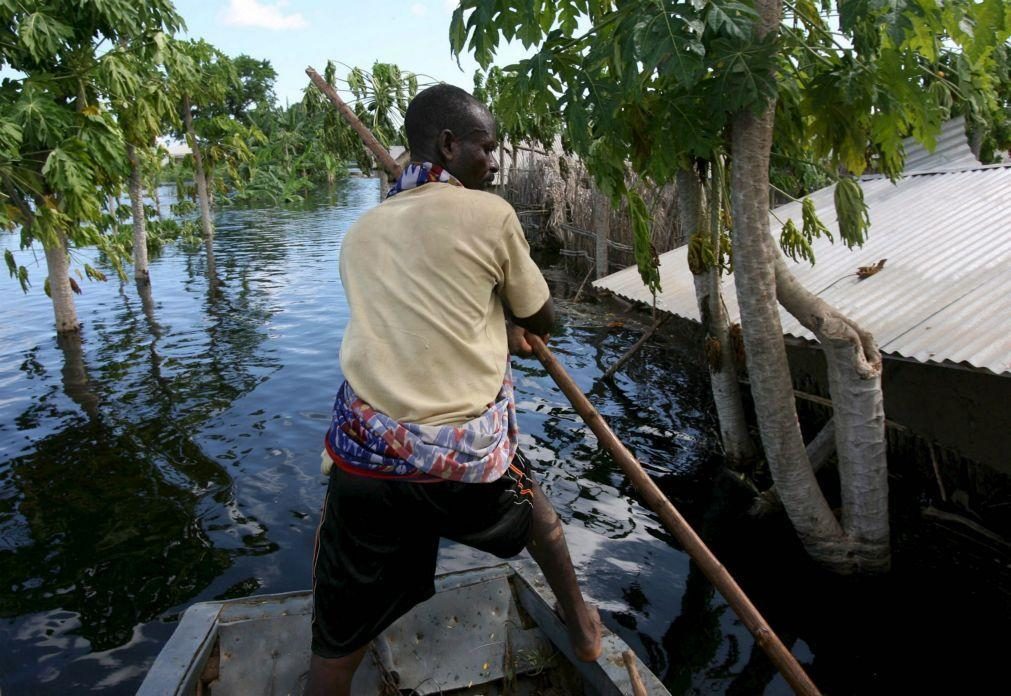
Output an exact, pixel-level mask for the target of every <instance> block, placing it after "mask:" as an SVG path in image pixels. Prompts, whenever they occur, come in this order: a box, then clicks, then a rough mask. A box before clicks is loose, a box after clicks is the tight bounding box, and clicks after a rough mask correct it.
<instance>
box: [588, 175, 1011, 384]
mask: <svg viewBox="0 0 1011 696" xmlns="http://www.w3.org/2000/svg"><path fill="white" fill-rule="evenodd" d="M860 185H861V187H862V188H863V190H864V197H865V200H866V202H867V205H868V207H869V209H870V216H871V229H870V234H869V238H868V240H867V242H866V243H865V244H864V246H863V247H862V248H857V249H853V250H849V249H847V248H846V246H845V245H844V244H842V243H840V242H839V241H838V240H839V236H838V225H837V222H836V216H835V208H834V205H833V199H832V197H833V191H834V187H829V188H826V189H822V190H820V191H817V192H815V193H813V194H812V195H811V198H812V199H813V201H814V203H815V206H816V207H817V209H818V215H819V216H820V217H821V219H822V221H823V222H824V223H825V225H826V226H827V227H828V228H829V230H831V231H832V233H833V235H834V236H835V238H836V243H835V244H832V243H830V242H829V241H828V240H826V239H818V240H815V242H814V244H813V245H812V246H813V248H814V252H815V257H816V259H817V263H816V264H815V265H814V266H811V265H810V264H808V263H807V262H802V263H795V262H793V261H790V260H789V259H788V260H787V263H788V264H789V265H790V268H791V270H792V271H793V273H794V274H795V275H796V277H797V279H798V280H799V281H800V282H801V283H802V284H803V285H804V286H805V287H806V288H808V289H809V290H811V291H812V292H814V293H817V294H818V295H819V296H820V297H821V298H823V299H824V300H825V301H827V302H828V303H830V304H832V305H833V306H835V307H837V308H839V309H840V310H841V311H843V312H844V313H845V314H846V315H847V316H849V317H851V318H852V319H854V320H855V321H857V322H859V323H860V324H861V325H862V326H863V327H864V328H866V329H867V330H869V331H871V333H873V334H874V337H875V338H876V339H877V341H878V345H879V346H880V347H881V350H882V351H884V352H885V353H890V354H894V355H898V356H903V357H906V358H912V359H915V360H919V361H922V362H937V363H940V362H945V361H948V362H953V363H963V364H967V365H970V366H973V367H977V368H983V369H986V370H990V371H991V372H994V373H997V374H1002V373H1011V165H997V166H989V167H984V166H981V165H976V167H975V168H971V169H964V170H959V171H949V172H942V173H936V172H935V173H930V174H910V175H908V176H906V177H904V178H902V179H900V180H899V181H898V182H897V183H896V184H892V183H891V182H890V181H888V180H887V179H869V180H865V181H861V182H860ZM791 217H792V218H793V219H794V221H795V222H797V223H798V224H799V223H800V219H801V206H800V203H790V204H788V205H784V206H781V207H779V208H777V209H775V210H774V211H772V229H773V232H774V233H775V234H776V235H777V237H778V233H779V230H780V229H781V228H782V223H784V222H785V221H786V220H787V218H791ZM686 257H687V249H686V248H685V247H681V248H679V249H675V250H673V251H669V252H667V253H665V254H662V255H661V256H660V278H661V283H662V286H663V292H662V293H661V294H660V295H659V296H658V298H657V306H658V308H659V309H662V310H665V311H668V312H672V313H674V314H678V315H680V316H684V317H688V318H690V319H694V320H696V321H698V319H699V314H698V308H697V306H696V301H695V291H694V287H693V283H692V276H691V272H690V271H689V270H688V263H687V258H686ZM880 259H887V262H886V264H885V267H884V269H883V270H882V271H881V272H879V273H877V274H876V275H873V276H871V277H869V278H867V279H865V280H859V279H858V278H857V277H856V276H855V275H854V273H855V272H856V270H857V268H858V267H859V266H869V265H871V264H874V263H876V262H877V261H878V260H880ZM594 285H595V286H596V287H600V288H606V289H608V290H610V291H612V292H614V293H615V294H617V295H620V296H622V297H625V298H628V299H632V300H638V301H642V302H646V303H649V302H650V301H651V300H650V295H649V293H648V291H647V290H646V288H645V287H644V286H643V284H642V281H641V280H640V279H639V274H638V271H637V270H636V269H635V268H634V267H632V268H626V269H624V270H622V271H619V272H618V273H614V274H612V275H610V276H607V277H606V278H602V279H600V280H598V281H597V282H595V283H594ZM723 289H724V299H725V301H726V304H727V309H728V311H729V312H730V315H731V316H732V317H733V318H734V320H735V321H736V320H737V318H738V317H739V312H738V308H737V297H736V291H735V289H734V280H733V276H730V277H728V278H724V280H723ZM780 319H781V321H782V323H783V331H784V332H785V333H786V334H788V335H791V336H797V337H801V338H806V339H812V340H813V339H814V336H813V335H812V334H811V333H810V332H809V331H808V330H807V329H805V328H804V327H802V326H801V325H800V323H799V322H797V320H796V319H794V318H793V317H792V316H790V315H788V314H787V313H786V312H785V311H784V310H782V309H781V310H780Z"/></svg>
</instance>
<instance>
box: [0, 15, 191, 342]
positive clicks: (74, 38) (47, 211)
mask: <svg viewBox="0 0 1011 696" xmlns="http://www.w3.org/2000/svg"><path fill="white" fill-rule="evenodd" d="M0 7H2V10H3V11H2V19H0V63H3V64H4V65H6V66H7V67H9V68H10V69H11V70H12V71H13V73H14V75H13V76H8V77H6V78H4V80H3V83H2V85H0V184H2V186H0V188H2V193H3V196H4V198H5V201H4V205H3V206H2V207H0V224H3V225H5V226H6V227H8V228H14V227H20V229H21V246H22V248H23V249H24V248H26V247H28V246H30V245H31V244H32V243H34V242H38V243H39V244H41V246H42V247H43V249H44V250H45V257H46V265H47V271H48V276H47V278H46V281H45V288H46V290H47V292H48V294H49V295H50V297H51V298H52V302H53V311H54V316H55V320H56V330H57V331H58V332H60V333H66V332H75V331H77V330H78V329H79V327H80V322H79V320H78V318H77V310H76V308H75V306H74V301H73V294H72V293H73V292H74V291H78V292H79V291H80V288H79V286H78V284H77V282H76V280H74V278H73V277H72V276H71V274H70V267H71V259H70V252H71V249H72V248H73V247H74V246H85V245H88V246H97V247H99V248H100V249H102V250H103V251H105V252H106V254H107V256H108V258H109V259H110V261H111V262H112V263H113V264H114V265H115V266H116V268H117V270H118V271H119V272H120V273H122V266H121V264H120V259H121V256H122V254H121V249H119V248H117V246H116V245H115V244H113V243H112V242H111V241H110V238H109V236H108V232H109V231H110V229H112V227H113V225H114V219H113V218H112V217H111V216H110V215H108V214H107V213H105V212H103V210H102V207H103V204H104V202H105V201H106V200H107V199H108V197H109V196H110V195H113V194H114V193H116V192H118V190H119V189H120V187H121V185H122V182H123V180H124V178H125V176H126V174H127V168H126V166H125V163H126V161H127V157H126V142H125V140H124V138H123V133H122V130H121V129H120V127H119V124H118V123H117V121H116V119H115V117H114V115H113V113H112V112H111V111H110V110H109V109H108V101H107V98H108V95H110V94H125V93H128V92H129V91H131V89H133V88H134V86H135V85H136V82H137V79H138V78H137V75H136V74H135V72H134V70H135V66H134V65H133V64H132V63H131V62H130V61H129V60H126V59H125V56H124V53H123V52H122V51H120V50H119V49H118V48H117V47H119V46H120V45H122V44H134V45H137V44H138V43H139V42H150V43H151V44H157V43H159V42H162V41H164V40H165V39H164V37H165V36H166V35H169V34H171V33H173V32H175V31H176V30H178V29H179V28H180V27H181V26H182V19H181V17H180V16H179V15H178V14H177V13H176V11H175V9H174V8H173V6H172V4H171V3H170V2H167V1H166V0H145V1H143V2H136V3H99V4H92V3H85V4H82V3H79V2H74V1H72V0H45V1H42V2H27V3H19V2H3V3H0ZM110 47H113V48H110ZM6 260H7V264H8V267H9V268H10V270H11V272H13V273H17V274H18V275H19V277H20V278H21V279H22V286H23V287H27V284H28V283H29V282H30V281H29V279H28V271H27V269H26V268H25V267H24V266H23V265H18V264H17V263H16V261H15V259H14V258H13V257H12V255H8V257H7V259H6ZM84 273H86V274H87V275H88V277H90V278H102V277H103V276H102V274H101V272H99V271H97V270H95V269H93V268H92V267H91V266H90V265H88V264H84Z"/></svg>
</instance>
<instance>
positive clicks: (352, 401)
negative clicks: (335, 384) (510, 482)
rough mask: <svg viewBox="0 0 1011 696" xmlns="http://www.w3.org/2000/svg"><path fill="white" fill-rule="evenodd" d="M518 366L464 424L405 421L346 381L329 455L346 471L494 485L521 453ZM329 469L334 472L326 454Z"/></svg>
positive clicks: (336, 408)
mask: <svg viewBox="0 0 1011 696" xmlns="http://www.w3.org/2000/svg"><path fill="white" fill-rule="evenodd" d="M517 432H518V429H517V426H516V401H515V396H514V394H513V381H512V369H511V368H510V367H509V365H508V364H507V365H506V372H505V379H504V380H503V381H502V388H501V389H500V390H499V393H498V396H497V397H496V398H495V402H494V403H493V404H491V405H490V406H489V408H488V410H487V411H485V412H484V413H483V414H482V415H480V416H479V417H477V418H475V419H473V420H471V421H468V422H466V423H463V424H461V425H419V424H417V423H401V422H399V421H396V420H394V419H392V418H390V417H389V416H387V415H386V414H384V413H380V412H379V411H376V410H375V409H374V408H372V407H371V406H369V404H367V403H365V402H364V401H363V400H362V399H360V398H359V397H358V395H357V394H355V392H354V390H353V389H352V388H351V385H350V384H348V383H347V382H346V381H345V382H344V383H343V384H342V385H341V388H340V390H339V391H338V392H337V399H336V401H335V402H334V407H333V417H332V419H331V422H330V429H329V430H328V431H327V434H326V439H325V442H326V456H327V457H328V458H329V459H330V460H331V461H332V462H334V463H336V464H337V465H338V466H340V467H341V468H342V469H344V470H345V471H349V472H350V473H354V474H359V475H362V476H370V477H373V478H384V479H402V480H411V481H417V482H421V481H428V482H434V481H445V480H448V481H460V482H463V483H490V482H491V481H496V480H498V479H499V478H501V476H502V475H503V474H504V473H505V472H506V470H507V469H508V468H509V464H510V462H512V458H513V455H514V454H515V452H516V435H517ZM323 473H324V474H327V473H329V467H328V466H327V462H326V457H325V458H324V461H323Z"/></svg>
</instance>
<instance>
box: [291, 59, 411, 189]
mask: <svg viewBox="0 0 1011 696" xmlns="http://www.w3.org/2000/svg"><path fill="white" fill-rule="evenodd" d="M305 74H306V75H308V76H309V79H310V80H312V83H313V84H314V85H316V87H318V88H319V91H321V92H322V93H323V94H325V95H326V96H327V98H328V99H329V100H330V101H331V103H333V105H334V106H336V107H337V111H339V112H340V115H341V116H343V117H344V120H345V121H347V122H348V125H349V126H351V127H352V128H354V130H355V132H356V133H357V134H358V135H359V137H361V139H362V142H363V143H365V147H367V148H369V150H370V151H371V152H372V154H373V155H375V157H376V160H377V161H378V162H379V164H380V165H382V167H383V169H385V170H386V172H387V173H388V174H390V175H391V176H393V177H398V176H400V167H399V166H398V165H397V162H396V160H394V159H393V157H392V156H390V153H389V151H388V150H387V149H386V148H385V147H383V146H382V145H380V143H379V141H378V140H376V136H374V135H372V131H370V130H369V129H368V127H367V126H366V125H365V124H364V123H362V122H361V121H359V120H358V117H357V116H356V115H355V112H354V111H352V110H351V108H350V107H349V106H348V105H347V104H345V103H344V100H343V99H341V98H340V95H338V94H337V90H336V89H334V88H333V85H331V84H330V83H328V82H327V81H326V80H324V79H323V77H322V76H321V75H320V74H319V73H318V72H316V70H315V69H313V68H312V67H311V66H310V67H308V68H306V69H305Z"/></svg>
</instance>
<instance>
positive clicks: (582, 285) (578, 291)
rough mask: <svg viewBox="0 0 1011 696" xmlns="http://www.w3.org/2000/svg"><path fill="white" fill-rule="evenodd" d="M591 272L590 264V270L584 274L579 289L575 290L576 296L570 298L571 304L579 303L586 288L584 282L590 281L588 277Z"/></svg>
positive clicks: (592, 269)
mask: <svg viewBox="0 0 1011 696" xmlns="http://www.w3.org/2000/svg"><path fill="white" fill-rule="evenodd" d="M593 271H594V268H593V264H590V270H588V271H587V272H586V275H585V276H583V282H582V283H580V284H579V288H578V289H577V290H576V296H575V297H573V298H572V301H573V302H579V298H581V297H582V296H583V288H584V287H585V286H586V281H588V280H589V279H590V275H591V274H592V273H593Z"/></svg>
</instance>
